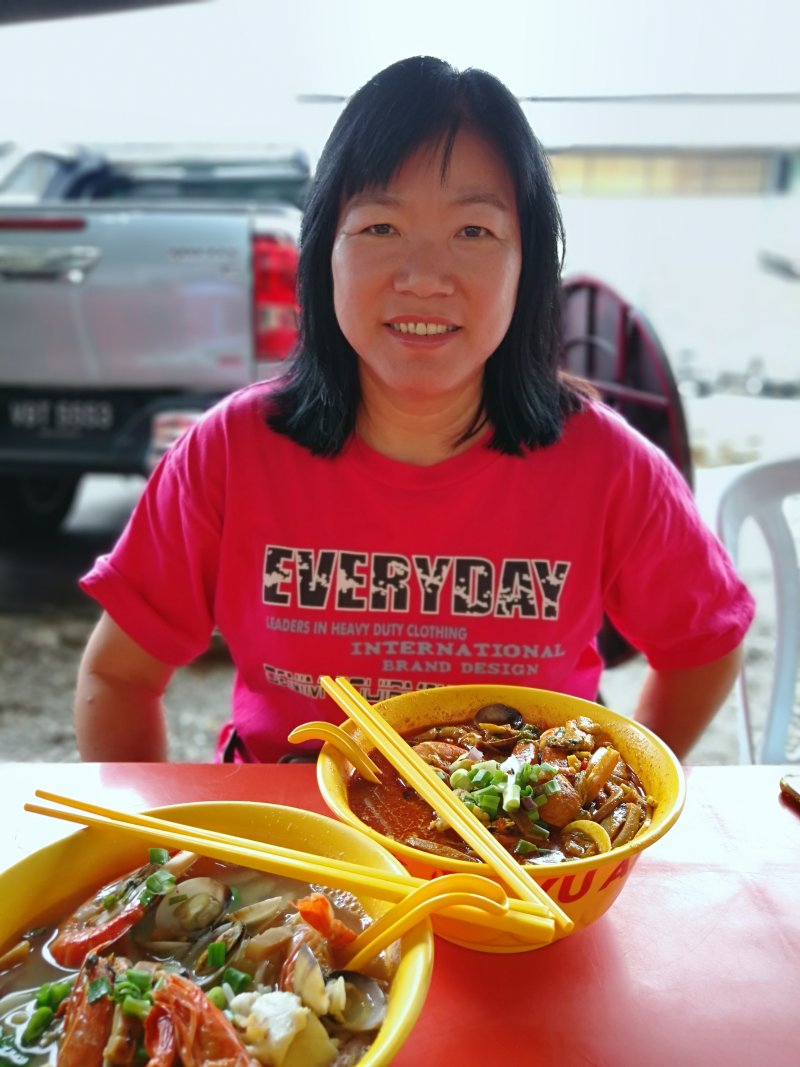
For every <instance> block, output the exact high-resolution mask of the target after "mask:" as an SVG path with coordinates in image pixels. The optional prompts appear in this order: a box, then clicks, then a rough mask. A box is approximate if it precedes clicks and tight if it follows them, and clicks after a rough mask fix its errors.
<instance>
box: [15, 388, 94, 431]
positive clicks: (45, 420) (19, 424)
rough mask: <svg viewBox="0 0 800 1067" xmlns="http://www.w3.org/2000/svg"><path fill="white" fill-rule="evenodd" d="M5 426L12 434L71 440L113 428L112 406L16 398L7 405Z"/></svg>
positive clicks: (66, 399)
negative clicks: (66, 437)
mask: <svg viewBox="0 0 800 1067" xmlns="http://www.w3.org/2000/svg"><path fill="white" fill-rule="evenodd" d="M6 419H7V425H8V427H9V428H10V429H11V430H16V431H22V432H24V431H26V430H28V431H31V432H33V433H40V434H49V433H52V434H56V435H59V436H60V435H62V434H63V435H65V436H72V435H73V434H82V433H87V432H91V431H98V432H101V433H105V432H108V431H109V430H111V429H113V426H114V405H113V404H112V403H111V401H109V400H77V399H74V398H72V397H70V398H65V397H60V398H58V399H49V398H48V399H45V398H37V397H25V398H24V399H21V398H16V399H13V400H9V401H8V402H7V411H6Z"/></svg>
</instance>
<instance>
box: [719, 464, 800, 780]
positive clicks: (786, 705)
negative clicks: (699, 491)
mask: <svg viewBox="0 0 800 1067" xmlns="http://www.w3.org/2000/svg"><path fill="white" fill-rule="evenodd" d="M792 496H800V456H798V457H795V458H791V459H784V460H777V461H775V462H771V463H759V464H757V465H756V466H753V467H749V468H748V469H747V470H745V471H743V472H742V473H741V474H740V475H738V476H737V477H736V478H734V480H733V481H732V482H731V483H730V484H729V485H728V486H727V488H726V489H725V490H724V492H723V493H722V496H721V497H720V501H719V505H718V510H717V531H718V533H719V536H720V539H721V541H722V543H723V544H724V545H725V547H726V548H727V549H728V551H729V553H730V555H731V557H732V559H733V560H734V562H735V563H736V565H737V566H738V567H740V568H741V564H742V561H741V558H740V534H741V529H742V524H743V523H744V522H745V520H746V519H752V520H753V521H754V522H755V523H756V524H757V526H758V527H759V529H760V530H761V532H762V534H763V536H764V540H765V542H766V545H767V549H768V551H769V556H770V560H771V563H772V574H773V580H774V589H775V642H774V648H775V666H774V672H773V679H772V687H771V691H770V697H769V703H768V705H767V709H766V717H765V719H764V728H763V731H762V732H760V738H759V740H758V742H756V738H755V734H756V732H757V731H755V730H754V723H753V712H752V701H751V699H750V697H749V694H748V685H747V668H746V665H744V666H743V667H742V670H741V673H740V676H739V681H738V688H737V696H738V703H739V753H740V759H741V761H742V762H743V763H785V762H787V761H788V759H789V754H788V747H789V728H790V724H791V721H792V716H793V715H794V713H795V689H796V684H797V677H798V668H799V667H800V568H798V554H797V545H796V542H795V537H794V534H793V531H792V525H791V524H790V521H789V519H788V518H787V514H786V508H785V502H786V500H787V498H789V497H792ZM793 518H794V517H793ZM759 717H760V716H759Z"/></svg>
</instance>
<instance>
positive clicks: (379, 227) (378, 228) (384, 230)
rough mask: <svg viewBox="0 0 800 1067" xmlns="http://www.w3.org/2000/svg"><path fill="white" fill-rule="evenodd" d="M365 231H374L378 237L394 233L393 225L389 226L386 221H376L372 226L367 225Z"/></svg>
mask: <svg viewBox="0 0 800 1067" xmlns="http://www.w3.org/2000/svg"><path fill="white" fill-rule="evenodd" d="M364 232H365V233H374V234H376V235H377V236H378V237H383V236H385V235H387V234H390V233H394V226H391V225H390V224H389V223H388V222H377V223H375V225H373V226H367V227H366V229H365V231H364Z"/></svg>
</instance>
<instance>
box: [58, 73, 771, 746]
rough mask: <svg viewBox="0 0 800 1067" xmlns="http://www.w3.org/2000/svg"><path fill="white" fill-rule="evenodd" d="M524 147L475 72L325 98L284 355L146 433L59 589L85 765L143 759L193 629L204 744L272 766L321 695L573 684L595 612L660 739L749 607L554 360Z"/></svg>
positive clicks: (513, 110) (669, 481) (545, 217)
mask: <svg viewBox="0 0 800 1067" xmlns="http://www.w3.org/2000/svg"><path fill="white" fill-rule="evenodd" d="M562 245H563V240H562V231H561V219H560V216H559V211H558V206H557V202H556V197H555V194H554V191H553V188H552V185H551V181H550V177H549V172H548V167H547V163H546V158H545V155H544V153H543V151H542V149H541V146H540V145H539V144H538V142H537V141H536V139H535V138H534V136H533V134H532V132H531V130H530V128H529V126H528V123H527V121H526V119H525V117H524V115H523V113H522V111H521V109H520V108H519V105H518V104H517V102H516V100H515V99H514V97H513V96H512V95H511V94H510V93H509V92H508V90H507V89H506V88H505V87H504V86H503V85H502V84H501V83H500V82H499V81H497V80H496V79H495V78H493V77H492V76H491V75H489V74H486V73H485V72H482V71H477V70H468V71H465V72H463V73H459V72H457V71H455V70H454V69H452V68H451V67H449V66H448V65H447V64H445V63H443V62H441V61H439V60H436V59H432V58H427V57H424V58H423V57H417V58H414V59H408V60H404V61H402V62H400V63H396V64H394V65H393V66H391V67H389V68H387V69H386V70H384V71H383V72H382V73H380V74H378V75H377V76H376V77H375V78H373V79H372V80H371V81H370V82H368V83H367V84H366V85H365V86H363V87H362V89H360V90H359V91H358V92H357V93H356V94H355V96H354V97H353V98H352V99H351V101H350V102H349V104H348V105H347V107H346V108H345V110H344V112H343V114H342V116H341V118H340V119H339V121H338V123H337V124H336V127H335V128H334V130H333V133H332V134H331V137H330V139H329V141H328V144H327V146H326V148H325V150H324V152H323V154H322V158H321V160H320V163H319V167H318V171H317V176H316V179H315V184H314V188H313V190H312V193H311V196H310V200H309V203H308V206H307V209H306V215H305V220H304V225H303V232H302V239H301V254H300V266H299V299H300V304H301V307H302V314H301V332H300V340H299V346H298V355H297V358H296V361H295V363H294V364H293V366H292V368H291V370H290V371H289V373H288V375H287V376H286V377H284V378H283V379H282V380H279V381H278V382H277V383H261V384H257V385H254V386H251V387H249V388H247V389H244V390H242V391H240V392H239V393H237V394H235V395H233V396H232V397H229V398H228V399H227V400H225V401H224V402H223V403H222V404H220V405H218V407H217V408H216V409H215V410H214V411H212V412H211V413H210V414H209V415H207V416H206V418H205V419H204V420H203V421H202V422H201V423H200V424H199V425H198V426H197V427H196V428H195V429H194V430H192V431H191V432H189V433H188V434H186V435H185V436H184V437H183V438H182V439H181V441H180V442H179V443H178V444H177V445H176V446H175V447H174V448H173V449H172V450H171V451H170V453H169V454H168V455H167V456H166V458H165V460H164V461H163V462H162V464H161V466H160V467H159V469H158V470H157V471H156V472H155V473H154V474H153V476H152V477H151V479H150V481H149V483H148V486H147V489H146V491H145V494H144V496H143V498H142V500H141V502H140V504H139V506H138V507H137V509H136V511H135V512H134V514H133V516H132V518H131V520H130V523H129V525H128V527H127V529H126V530H125V532H124V533H123V535H122V537H121V539H120V541H119V543H118V544H117V546H116V547H115V549H114V550H113V552H112V553H111V554H110V555H109V556H108V557H104V558H101V559H99V560H98V561H97V564H96V565H95V567H94V569H93V570H92V572H91V573H90V574H89V575H88V576H87V577H86V578H85V579H84V580H83V582H82V585H83V588H84V589H85V590H86V591H87V592H88V593H89V594H90V595H92V596H94V597H95V598H96V599H97V600H98V601H99V602H100V604H101V605H102V606H103V608H104V609H105V611H104V613H103V615H102V617H101V619H100V622H99V624H98V626H97V629H96V631H95V633H94V635H93V636H92V638H91V640H90V642H89V645H88V647H87V650H86V653H85V656H84V659H83V662H82V665H81V670H80V675H79V681H78V691H77V698H76V731H77V737H78V743H79V748H80V751H81V755H82V756H83V757H84V758H85V759H94V760H109V759H135V760H152V759H165V758H166V756H167V746H166V727H165V714H164V708H163V702H162V697H163V694H164V691H165V689H166V687H167V683H168V682H169V679H170V677H171V675H172V672H173V670H174V669H175V667H177V666H180V665H181V664H184V663H187V662H189V661H190V660H191V659H193V658H194V657H195V656H197V655H199V654H200V653H201V652H203V651H204V649H205V648H206V646H207V643H208V639H209V636H210V634H211V632H212V629H213V628H214V627H215V626H216V627H218V628H219V630H220V631H221V633H222V635H223V636H224V638H225V639H226V641H227V643H228V646H229V648H230V651H231V655H232V657H233V660H234V663H235V665H236V681H235V687H234V693H233V714H232V719H231V722H230V723H228V724H227V725H226V726H225V727H224V728H223V731H222V733H221V736H220V742H219V747H218V753H217V755H218V758H236V759H246V760H256V761H258V760H274V759H278V758H280V756H281V755H282V754H283V753H285V752H286V751H287V749H289V748H290V747H291V746H289V745H288V744H287V742H286V735H287V734H288V733H289V732H290V731H291V729H292V728H293V727H294V726H296V725H297V724H299V723H301V722H306V721H308V720H312V719H319V718H323V717H329V718H331V719H332V720H333V721H339V720H340V719H341V715H340V713H339V712H338V709H337V708H336V707H335V706H334V705H333V704H332V703H331V702H330V701H329V700H327V699H326V698H325V697H324V694H323V693H322V691H321V690H320V688H319V686H318V684H317V679H318V677H319V675H320V674H332V675H335V674H346V675H347V676H349V677H350V678H351V679H352V681H353V683H354V684H355V685H357V686H358V687H359V688H360V689H361V690H362V691H363V692H364V693H365V695H366V696H367V697H368V698H369V699H370V700H373V701H374V700H377V699H381V698H385V697H387V696H390V695H392V694H395V693H399V692H404V691H406V690H409V689H413V688H419V687H427V686H431V685H440V684H464V683H473V682H484V683H485V682H502V683H506V684H515V685H529V686H536V687H541V688H551V689H557V690H562V691H565V692H568V693H574V694H576V695H578V696H582V697H587V698H589V699H594V698H595V697H596V695H597V688H598V683H599V678H600V674H601V667H602V664H601V660H600V657H599V655H598V652H597V649H596V641H595V635H596V634H597V632H598V629H599V627H600V624H601V620H602V617H603V613H604V612H606V613H607V614H608V615H609V617H610V618H611V619H612V620H613V622H614V623H615V625H616V627H617V628H618V629H619V630H620V631H621V632H622V633H623V634H624V635H625V636H626V637H627V638H628V640H629V641H630V642H631V643H633V644H634V645H635V646H636V647H637V648H639V649H640V650H641V651H642V652H643V653H644V654H645V655H646V656H647V658H648V661H649V663H650V667H651V670H650V672H649V675H648V677H647V680H646V682H645V685H644V688H643V691H642V694H641V697H640V700H639V704H638V707H637V709H636V716H637V718H638V719H639V720H640V721H642V722H644V723H646V724H647V725H648V726H650V727H652V728H653V729H654V730H656V732H658V733H659V734H660V735H661V736H662V737H663V738H664V739H665V740H666V741H667V742H668V743H669V744H670V745H672V747H673V748H674V750H675V751H676V752H677V753H678V755H679V756H682V755H685V754H686V752H687V751H688V750H689V748H690V747H691V745H692V744H693V742H694V741H695V740H696V738H697V737H698V736H699V735H700V733H701V732H702V731H703V729H704V728H705V726H706V725H707V723H708V722H709V721H710V719H711V718H712V716H713V715H714V713H715V712H716V710H717V709H718V707H719V706H720V704H721V702H722V701H723V700H724V698H725V696H726V695H727V693H728V691H729V689H730V687H731V685H732V683H733V680H734V678H735V676H736V673H737V670H738V667H739V662H740V644H741V641H742V638H743V636H744V633H745V631H746V629H747V626H748V625H749V623H750V620H751V617H752V611H753V605H752V601H751V598H750V596H749V594H748V593H747V591H746V590H745V588H744V587H743V585H742V584H741V582H740V581H739V579H738V578H737V577H736V575H735V573H734V571H733V568H732V566H731V564H730V561H729V559H728V557H727V556H726V555H725V553H724V552H723V550H722V548H721V546H720V545H719V543H718V542H717V541H716V539H715V538H713V537H712V536H711V534H710V533H709V532H708V531H707V530H706V528H705V527H704V525H703V523H702V522H701V520H700V519H699V517H698V514H697V512H696V509H695V506H694V503H693V500H692V498H691V495H690V493H689V491H688V490H687V488H686V486H685V484H684V483H683V481H682V479H681V478H680V476H679V475H678V474H677V473H676V472H675V470H674V469H673V468H672V466H671V465H670V464H669V462H668V461H667V460H666V459H665V458H664V457H663V456H662V454H661V453H660V452H658V451H657V450H656V449H654V448H653V447H651V446H650V445H649V444H648V443H647V442H645V441H644V440H643V439H642V438H640V437H639V436H638V435H636V434H635V433H634V432H633V431H632V430H630V429H629V428H628V427H627V426H626V425H625V424H624V423H623V421H622V420H621V419H619V418H618V417H617V416H615V415H614V414H613V413H611V412H610V411H608V410H607V409H606V408H604V407H603V406H602V405H601V404H599V403H598V402H596V401H595V400H594V399H593V398H592V397H591V395H590V394H589V393H588V392H587V391H585V390H584V389H582V388H581V387H580V385H579V383H575V382H573V381H570V380H568V379H566V378H564V377H561V376H560V375H559V373H558V354H559V314H558V310H559V285H560V267H561V254H562Z"/></svg>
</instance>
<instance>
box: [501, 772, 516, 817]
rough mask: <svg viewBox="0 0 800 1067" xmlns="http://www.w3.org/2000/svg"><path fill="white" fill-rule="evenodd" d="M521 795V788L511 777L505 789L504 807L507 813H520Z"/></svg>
mask: <svg viewBox="0 0 800 1067" xmlns="http://www.w3.org/2000/svg"><path fill="white" fill-rule="evenodd" d="M519 805H520V795H519V786H518V785H517V783H516V782H515V781H514V779H513V777H509V779H508V781H507V782H506V784H505V787H504V789H503V807H504V808H505V809H506V811H510V812H513V811H519Z"/></svg>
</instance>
